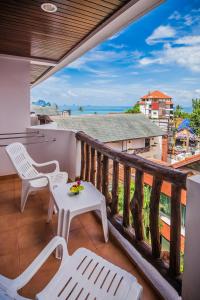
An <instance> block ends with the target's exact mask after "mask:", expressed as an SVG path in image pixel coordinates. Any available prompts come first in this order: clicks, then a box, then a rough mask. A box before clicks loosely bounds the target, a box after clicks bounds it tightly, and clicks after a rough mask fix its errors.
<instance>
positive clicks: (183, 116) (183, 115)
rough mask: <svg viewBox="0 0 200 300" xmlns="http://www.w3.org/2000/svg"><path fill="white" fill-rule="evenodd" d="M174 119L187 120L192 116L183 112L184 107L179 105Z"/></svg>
mask: <svg viewBox="0 0 200 300" xmlns="http://www.w3.org/2000/svg"><path fill="white" fill-rule="evenodd" d="M174 118H181V119H186V118H190V114H189V113H187V112H185V111H184V110H183V107H182V106H180V105H179V104H178V105H177V106H176V109H175V111H174Z"/></svg>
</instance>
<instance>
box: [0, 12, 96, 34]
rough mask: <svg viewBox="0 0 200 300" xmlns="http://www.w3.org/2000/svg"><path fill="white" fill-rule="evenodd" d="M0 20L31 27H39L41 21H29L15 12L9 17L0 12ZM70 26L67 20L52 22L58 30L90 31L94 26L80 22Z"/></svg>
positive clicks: (74, 22)
mask: <svg viewBox="0 0 200 300" xmlns="http://www.w3.org/2000/svg"><path fill="white" fill-rule="evenodd" d="M0 18H1V21H2V20H5V21H7V22H9V23H10V22H16V23H19V24H21V23H22V21H23V23H25V24H32V25H35V24H37V25H39V23H38V22H40V21H42V20H41V19H38V18H34V19H30V18H28V17H27V16H25V17H24V16H23V14H19V13H17V12H15V13H12V15H11V14H9V13H5V12H2V11H0ZM21 18H22V19H21ZM71 24H72V22H71V20H67V22H65V23H63V22H59V21H57V20H54V24H53V26H54V27H55V28H59V29H60V27H61V26H62V28H66V29H67V27H72V28H75V29H78V30H79V29H81V30H90V29H92V28H93V27H94V25H89V24H87V23H83V22H80V21H79V22H77V21H73V26H71ZM41 25H42V24H41ZM43 26H44V23H43ZM95 26H96V25H95Z"/></svg>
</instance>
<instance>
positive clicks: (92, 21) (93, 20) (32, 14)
mask: <svg viewBox="0 0 200 300" xmlns="http://www.w3.org/2000/svg"><path fill="white" fill-rule="evenodd" d="M9 1H11V0H9ZM0 11H8V12H9V13H10V14H13V13H15V12H16V9H15V8H14V7H13V5H11V4H10V3H4V4H3V5H2V4H1V2H0ZM20 12H21V13H23V15H26V16H28V17H30V18H31V19H34V18H40V20H41V21H43V22H47V23H48V22H52V20H62V21H64V20H66V19H67V18H69V19H70V18H71V20H72V22H73V19H75V20H76V21H80V20H81V22H85V23H88V24H92V25H95V24H96V22H97V20H98V21H101V20H102V18H96V17H94V16H93V15H92V14H91V15H90V16H84V15H81V14H77V13H73V12H71V11H68V12H67V14H66V13H65V14H61V13H60V14H56V13H54V14H53V17H52V15H50V14H46V15H44V13H43V12H42V11H41V12H38V11H37V9H32V8H31V10H30V9H28V8H26V7H22V8H21V9H20Z"/></svg>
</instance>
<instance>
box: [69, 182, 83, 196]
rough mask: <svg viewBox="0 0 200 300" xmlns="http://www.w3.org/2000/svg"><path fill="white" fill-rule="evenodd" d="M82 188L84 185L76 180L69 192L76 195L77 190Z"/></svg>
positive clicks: (79, 190)
mask: <svg viewBox="0 0 200 300" xmlns="http://www.w3.org/2000/svg"><path fill="white" fill-rule="evenodd" d="M83 190H84V186H83V185H81V181H80V180H78V181H77V182H76V183H75V184H73V185H72V186H71V187H70V192H71V193H72V194H74V195H78V194H79V192H81V191H83Z"/></svg>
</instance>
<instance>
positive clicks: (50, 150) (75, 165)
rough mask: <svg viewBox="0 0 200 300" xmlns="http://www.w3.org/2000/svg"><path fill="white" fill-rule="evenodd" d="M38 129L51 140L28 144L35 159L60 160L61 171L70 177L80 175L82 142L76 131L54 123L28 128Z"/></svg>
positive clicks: (40, 160)
mask: <svg viewBox="0 0 200 300" xmlns="http://www.w3.org/2000/svg"><path fill="white" fill-rule="evenodd" d="M38 129H39V132H40V134H44V135H45V140H47V141H49V142H48V143H41V144H39V143H38V144H33V145H29V146H27V150H28V152H29V153H30V155H31V156H32V157H33V159H34V160H35V161H37V162H46V161H50V160H58V162H59V164H60V169H61V171H66V172H68V174H69V177H70V179H75V177H77V176H80V162H81V160H80V158H81V153H80V142H77V140H76V137H75V132H73V131H69V130H62V129H57V128H56V125H55V126H54V124H52V125H51V124H48V125H41V126H34V127H31V128H29V129H28V130H31V131H33V130H38ZM53 139H55V141H54V142H53V141H52V140H53ZM49 171H50V170H49Z"/></svg>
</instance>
